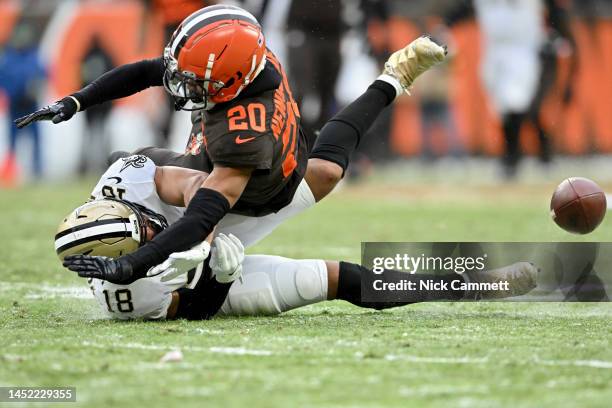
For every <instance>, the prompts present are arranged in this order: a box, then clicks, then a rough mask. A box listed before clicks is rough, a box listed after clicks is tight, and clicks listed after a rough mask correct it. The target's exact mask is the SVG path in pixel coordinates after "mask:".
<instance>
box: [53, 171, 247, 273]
mask: <svg viewBox="0 0 612 408" xmlns="http://www.w3.org/2000/svg"><path fill="white" fill-rule="evenodd" d="M252 171H253V169H252V168H231V167H223V166H218V167H215V168H214V169H213V171H212V172H211V173H210V175H209V176H208V177H207V178H206V180H204V182H203V183H202V185H201V186H200V188H199V189H198V190H197V191H196V193H195V194H194V196H193V198H192V199H191V201H190V202H189V206H188V207H187V209H186V211H185V214H184V215H183V217H181V219H179V220H178V221H177V222H176V223H174V224H173V225H171V226H170V227H168V228H167V229H166V230H164V231H162V232H161V233H160V234H158V235H157V236H155V238H153V240H151V241H149V242H148V243H147V244H145V245H143V246H142V247H140V248H139V249H138V250H137V251H136V252H133V253H131V254H128V255H124V256H122V257H119V258H117V259H110V258H104V257H96V256H87V255H74V256H68V257H66V258H64V263H63V264H64V266H65V267H67V268H68V269H70V270H72V271H74V272H77V273H78V274H79V276H81V277H86V278H97V279H103V280H107V281H109V282H112V283H117V284H125V283H131V282H133V281H135V280H137V279H140V278H143V277H144V276H146V273H147V271H148V270H149V269H150V268H152V267H154V266H155V265H159V264H161V263H162V262H164V261H165V260H166V258H168V256H170V254H172V253H173V252H181V251H185V250H187V249H189V248H191V247H193V246H194V245H196V244H198V243H200V242H202V241H203V240H204V239H205V238H206V237H207V236H208V235H209V234H210V233H211V232H212V231H213V229H214V227H215V226H216V225H217V223H218V222H219V221H220V220H221V219H222V218H223V217H224V216H225V214H227V213H228V211H229V210H230V209H231V207H232V206H233V205H234V204H235V203H236V202H237V201H238V199H239V198H240V195H241V194H242V192H243V191H244V189H245V187H246V185H247V183H248V182H249V179H250V176H251V173H252Z"/></svg>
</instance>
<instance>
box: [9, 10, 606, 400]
mask: <svg viewBox="0 0 612 408" xmlns="http://www.w3.org/2000/svg"><path fill="white" fill-rule="evenodd" d="M210 3H211V2H207V1H202V0H82V1H79V0H30V1H28V0H0V95H2V96H1V97H0V213H1V214H2V217H0V231H2V232H3V234H2V237H1V238H0V327H1V328H2V335H1V336H0V385H15V386H17V385H29V386H60V385H66V386H68V385H70V386H75V387H77V390H78V397H77V400H78V403H77V404H79V406H87V407H108V406H123V405H126V404H130V405H131V406H143V405H145V404H146V405H147V406H151V407H154V406H174V405H177V404H178V403H180V404H181V406H184V407H190V406H194V407H201V406H202V405H204V404H207V405H210V406H249V407H259V406H262V407H266V408H269V407H276V406H279V407H287V406H289V407H294V406H303V407H311V406H326V407H345V406H352V407H378V406H396V407H403V406H407V405H410V406H436V407H439V406H445V407H457V406H468V407H487V408H488V407H498V406H507V407H517V406H521V407H523V406H524V407H534V406H537V407H554V408H558V407H560V406H573V407H575V406H589V407H608V406H610V403H609V402H610V400H611V399H612V387H611V386H610V384H611V383H610V375H609V372H610V369H611V368H612V348H610V316H611V314H612V309H611V308H610V307H609V305H610V303H546V304H544V303H540V304H536V303H522V304H519V303H514V302H510V303H500V302H497V303H480V302H473V303H472V302H470V303H424V304H419V305H413V306H410V307H404V308H398V309H394V310H391V311H385V312H376V311H364V310H362V309H357V308H355V307H352V306H350V305H348V304H347V303H346V302H342V301H336V302H326V303H324V304H320V305H313V306H312V307H308V308H305V309H298V310H295V311H292V312H289V313H286V314H282V315H280V316H273V317H251V318H228V319H223V318H218V319H213V320H211V321H206V322H188V321H167V322H158V323H145V322H126V323H118V322H114V321H110V320H108V319H105V318H104V316H105V315H104V312H103V310H101V309H100V308H99V307H98V305H97V303H96V302H95V301H94V299H93V298H92V296H91V293H90V292H89V289H88V288H87V285H86V283H85V282H84V281H83V280H82V279H80V278H78V277H76V276H75V275H74V274H72V273H68V272H66V270H65V269H63V268H62V266H61V265H60V263H59V262H58V261H57V256H56V254H55V252H54V251H53V243H52V242H53V238H52V237H53V236H54V234H55V231H56V228H57V224H58V222H59V221H60V220H61V217H62V216H63V215H65V214H66V213H68V212H69V211H70V210H71V209H73V208H74V207H75V206H76V205H78V204H79V203H82V202H83V201H84V200H85V199H86V198H87V197H88V193H89V191H90V190H91V187H92V185H93V183H92V182H93V180H94V178H96V179H97V177H99V174H100V171H101V170H102V168H103V167H104V164H105V159H106V156H107V154H108V153H109V152H111V151H112V150H117V149H124V150H131V149H135V148H137V147H141V146H146V145H153V144H155V145H158V146H169V147H171V148H172V149H176V150H177V151H183V150H184V147H185V143H186V141H187V138H188V135H189V131H190V128H189V126H190V125H189V120H188V119H187V118H186V115H188V113H186V112H173V111H172V109H171V104H170V102H169V101H168V99H167V97H166V95H165V93H164V91H163V89H149V90H147V91H144V92H142V93H140V94H138V95H135V96H133V97H130V98H127V99H125V100H121V101H117V102H116V103H113V104H108V105H106V106H100V107H98V108H97V109H90V110H88V111H87V112H86V113H81V114H78V115H76V116H75V117H74V118H72V119H71V120H70V121H68V122H66V123H62V124H59V125H51V124H49V123H40V124H39V125H38V126H37V127H33V126H30V127H28V128H26V129H24V130H23V131H22V132H19V133H17V134H15V133H12V132H13V131H14V129H13V128H12V119H13V117H15V116H20V115H22V114H25V113H28V112H30V111H33V110H35V109H36V108H37V107H41V106H44V105H47V104H48V103H51V102H53V101H55V100H56V99H59V98H61V97H63V96H64V95H67V94H69V93H71V92H74V91H75V90H77V89H79V88H80V87H81V86H82V85H83V84H85V83H88V82H89V81H91V80H93V79H94V78H96V77H97V76H99V75H100V74H102V73H103V72H105V71H107V70H109V69H111V68H112V67H114V66H117V65H121V64H125V63H129V62H131V61H137V60H139V59H142V58H147V57H155V56H159V55H160V53H161V52H162V49H163V47H164V45H165V43H166V41H167V38H168V36H169V35H170V34H171V32H172V31H173V29H174V27H175V26H176V25H177V24H178V23H179V22H180V21H181V20H182V19H183V18H184V17H185V16H186V15H188V14H190V13H191V12H192V11H193V10H195V9H198V8H200V7H202V6H204V5H208V4H210ZM236 3H237V4H240V5H242V6H243V7H246V8H248V9H249V10H251V11H252V12H253V13H254V14H255V15H257V16H258V17H259V19H260V21H261V22H262V24H263V26H264V31H265V33H266V37H267V41H268V45H269V47H270V48H271V49H272V50H273V51H274V52H275V53H276V54H277V55H278V56H279V57H280V59H281V60H282V61H283V64H284V65H285V67H286V68H288V70H289V72H290V78H291V80H292V86H293V89H294V91H295V93H296V94H297V95H298V97H299V98H300V99H301V112H302V116H303V119H304V122H305V124H306V126H307V127H309V128H310V129H311V130H314V129H316V128H317V127H319V126H320V125H321V123H323V122H324V121H325V120H326V119H327V118H329V117H330V116H331V115H332V114H334V113H335V112H336V111H337V110H338V109H340V108H341V107H342V106H344V105H346V104H347V103H348V102H350V101H352V100H353V99H354V98H356V97H357V96H358V95H359V94H360V93H361V92H362V91H363V90H364V89H365V88H366V87H367V86H368V84H369V83H370V82H371V81H372V80H373V79H374V78H375V77H376V76H377V75H378V73H379V72H380V69H381V63H382V62H383V61H384V60H385V58H386V57H387V56H388V54H389V52H390V51H392V50H395V49H397V48H399V47H402V46H404V45H405V44H406V43H408V42H409V41H410V40H412V39H413V38H414V37H416V36H418V35H420V34H421V33H423V32H428V33H431V34H432V35H433V36H434V37H435V38H436V39H438V40H439V41H441V42H444V43H446V44H448V46H449V61H448V63H446V64H445V65H443V66H441V67H439V68H436V69H434V70H432V71H431V72H428V73H427V74H426V75H425V76H423V77H422V78H420V79H419V80H418V81H417V84H416V86H415V88H414V90H413V92H412V96H410V97H408V96H405V97H402V98H401V100H398V101H396V103H395V104H394V105H393V106H392V107H390V109H389V110H387V111H386V112H385V113H384V115H382V117H381V119H380V120H379V122H378V123H376V124H375V126H374V127H373V129H372V130H371V134H370V136H369V137H367V138H365V140H364V141H363V143H362V145H361V148H360V150H359V152H358V155H357V157H355V158H354V160H353V163H352V165H351V166H352V168H351V174H350V178H352V179H353V180H366V182H363V183H359V184H357V183H355V185H348V186H345V187H344V189H343V191H341V192H339V193H337V194H332V195H331V196H330V197H329V198H326V199H325V200H324V201H323V202H321V203H320V204H317V206H316V208H314V209H312V210H310V211H309V212H307V213H305V214H302V215H300V216H298V217H296V218H295V219H293V220H291V221H290V222H287V223H285V224H284V225H282V226H281V227H280V228H279V229H278V230H277V231H275V232H274V233H273V234H271V236H270V237H269V238H267V239H265V240H264V241H262V242H261V243H259V244H258V245H257V246H255V247H253V248H251V249H250V250H249V253H251V254H255V253H261V254H276V255H282V256H286V257H292V258H327V259H345V260H347V261H352V262H358V260H359V258H360V242H361V241H371V242H374V241H390V242H393V241H397V242H401V241H523V242H534V241H547V242H550V241H552V242H556V241H565V240H594V241H599V242H610V241H612V219H610V217H608V219H607V220H605V221H604V223H603V224H602V225H601V226H600V227H599V228H598V229H597V230H596V231H595V232H594V233H593V234H589V235H587V236H584V237H578V236H575V235H571V234H568V233H566V232H565V231H563V230H561V229H560V228H558V227H557V226H556V225H555V224H554V223H553V222H552V221H551V220H550V217H549V216H548V211H549V208H548V205H549V199H550V195H551V193H552V191H553V189H554V187H555V185H557V184H558V183H559V182H560V181H561V180H562V179H563V178H565V177H568V176H578V175H580V176H586V177H591V178H593V179H594V180H595V181H597V182H599V183H602V186H604V187H607V188H608V191H612V159H611V157H610V154H611V153H612V114H611V113H612V112H610V106H612V104H611V103H610V102H612V101H611V100H610V98H611V95H612V75H611V74H612V0H573V1H569V0H474V1H473V2H472V1H464V0H378V1H376V0H309V1H306V0H299V1H298V0H293V1H292V0H245V1H244V2H234V4H236ZM472 3H473V4H472ZM470 6H475V9H476V10H475V11H474V7H470ZM552 23H554V24H552ZM491 44H495V47H491V46H490V45H491ZM489 50H493V51H494V52H492V53H491V52H489ZM495 68H496V69H499V71H497V70H496V69H495ZM504 68H505V69H504ZM491 74H493V75H491ZM538 91H539V92H538ZM522 122H524V123H522ZM504 130H505V132H504ZM519 132H520V144H519V145H516V146H517V147H520V150H519V149H517V151H522V152H524V153H525V154H526V155H527V156H528V157H527V158H526V159H525V160H523V161H522V162H521V167H520V169H519V171H518V174H516V176H517V178H516V180H518V181H519V183H508V184H503V185H502V184H501V183H500V181H502V180H507V179H508V178H510V177H512V176H513V175H514V172H513V171H512V169H511V168H510V167H511V164H512V160H515V158H516V157H517V156H514V159H512V158H510V159H512V160H510V159H508V156H507V155H506V153H507V146H508V145H511V143H512V140H514V141H516V139H518V138H517V137H516V135H518V134H519ZM504 134H506V135H514V136H510V137H508V136H506V137H505V136H504ZM11 135H13V136H11ZM15 135H16V137H15ZM542 135H544V137H545V138H542ZM507 138H508V140H510V139H512V140H511V143H510V144H508V143H507V142H506V140H507ZM11 139H13V140H15V141H16V143H14V145H15V146H16V149H15V150H14V153H13V150H11V148H10V146H11ZM36 140H38V148H37V147H36V146H37V144H36V143H35V141H36ZM542 140H544V144H543V145H542V143H541V141H542ZM547 142H548V143H547ZM542 146H544V147H545V148H544V149H542ZM547 147H548V148H550V149H548V148H547ZM37 149H38V150H37ZM515 153H516V151H515ZM549 153H550V154H549ZM504 157H505V159H504ZM504 164H505V167H504ZM75 177H82V178H83V179H82V180H73V179H74V178H75ZM65 180H71V182H69V183H68V182H64V181H65ZM73 181H74V182H73ZM347 184H348V183H347ZM16 186H17V188H14V187H16ZM610 201H612V200H609V202H610ZM177 349H178V350H182V351H183V352H184V354H185V356H184V360H183V361H182V362H175V363H171V364H165V363H161V362H160V358H162V357H163V356H164V355H165V354H166V353H167V352H168V351H171V350H177Z"/></svg>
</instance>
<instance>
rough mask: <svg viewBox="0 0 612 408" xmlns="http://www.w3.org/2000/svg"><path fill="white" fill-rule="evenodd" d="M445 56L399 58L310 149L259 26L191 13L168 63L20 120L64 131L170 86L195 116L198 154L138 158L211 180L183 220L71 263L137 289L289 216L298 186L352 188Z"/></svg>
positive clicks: (427, 50)
mask: <svg viewBox="0 0 612 408" xmlns="http://www.w3.org/2000/svg"><path fill="white" fill-rule="evenodd" d="M444 56H445V49H444V48H442V47H440V46H439V45H437V44H435V43H434V42H432V41H431V40H429V39H428V38H425V37H422V38H419V39H417V40H415V41H414V42H412V43H411V44H410V45H408V46H407V47H405V48H404V49H402V50H399V51H397V52H396V53H394V54H393V55H392V56H391V57H390V59H389V60H388V62H387V64H386V65H385V70H384V72H383V74H382V75H381V76H380V77H379V78H378V79H377V80H376V81H374V82H373V83H372V85H370V87H369V88H368V89H367V90H366V91H365V92H364V94H363V95H362V96H361V97H360V98H358V99H357V100H356V101H355V102H353V103H352V104H350V105H349V106H347V107H346V108H345V109H343V110H342V111H341V112H339V113H338V114H337V115H336V116H334V118H332V119H331V120H330V121H329V122H328V123H327V124H326V125H325V126H324V128H323V129H322V130H321V133H320V135H319V137H318V139H317V141H316V143H315V145H314V147H312V148H311V147H310V146H309V143H308V141H307V140H306V138H305V137H304V134H303V132H302V131H301V128H300V124H299V117H300V115H299V109H298V107H297V105H296V103H295V101H294V100H293V96H292V95H291V90H290V88H289V85H288V81H287V78H286V75H285V74H284V72H283V70H282V68H281V66H280V64H279V63H278V61H277V60H276V58H275V57H274V56H273V55H272V53H271V52H270V51H269V50H267V49H266V47H265V41H264V37H263V33H262V31H261V27H260V26H259V23H258V22H257V20H256V19H255V18H254V17H253V16H252V15H250V14H249V13H248V12H246V11H245V10H242V9H240V8H238V7H233V6H225V5H223V6H212V7H207V8H204V9H202V10H200V11H198V12H196V13H194V14H192V15H191V16H189V17H188V18H187V19H185V20H184V21H183V23H182V24H181V25H180V26H179V27H178V28H177V30H176V32H175V35H174V36H173V38H172V39H171V41H170V43H169V44H168V46H167V47H166V49H165V51H164V56H163V57H161V58H158V59H154V60H147V61H141V62H138V63H135V64H130V65H125V66H122V67H119V68H116V69H115V70H113V71H110V72H109V73H107V74H105V75H103V76H102V77H100V78H99V79H98V80H96V81H94V82H93V83H92V84H90V85H88V86H87V87H85V88H84V89H82V90H81V91H79V92H76V93H74V94H72V95H70V96H68V97H66V98H64V99H62V100H61V101H58V102H56V103H55V104H53V105H50V106H48V107H46V108H43V109H41V110H39V111H37V112H34V113H33V114H31V115H28V116H27V117H24V118H22V119H20V120H18V126H25V125H27V124H29V123H31V122H32V121H35V120H52V121H53V122H54V123H58V122H61V121H64V120H67V119H69V118H70V117H72V115H74V114H75V113H76V112H77V111H79V110H83V109H86V108H87V107H89V106H91V105H93V104H96V103H100V102H103V101H106V100H110V99H115V98H120V97H124V96H127V95H130V94H133V93H135V92H138V91H140V90H143V89H145V88H147V87H150V86H161V85H164V86H165V88H166V89H167V91H168V92H169V93H170V94H171V95H173V96H174V97H175V99H176V105H177V108H179V109H190V110H194V114H193V122H194V127H195V129H196V130H195V131H194V132H193V135H192V140H193V138H194V137H195V142H194V143H190V146H189V147H190V151H189V152H188V154H185V155H179V154H174V153H172V152H169V151H167V150H163V149H144V150H142V151H141V152H140V153H142V154H145V155H148V156H149V157H150V158H152V159H153V160H154V161H155V162H156V164H158V165H175V166H182V167H191V168H194V169H197V170H203V171H206V172H209V173H210V175H209V176H208V177H207V178H206V179H205V180H204V181H203V182H202V184H201V186H199V189H198V190H197V192H196V193H195V194H194V195H193V197H192V198H191V201H190V202H189V205H188V207H187V210H186V212H185V215H184V216H183V217H182V218H181V219H180V220H179V221H178V222H176V223H175V224H173V225H172V226H171V227H169V228H168V229H166V230H165V231H163V232H162V233H160V234H159V235H157V236H156V237H155V238H154V239H153V240H152V241H150V242H148V243H147V244H146V245H144V246H142V247H141V248H139V249H138V251H136V252H134V253H132V254H128V255H125V256H122V257H120V258H117V259H105V258H101V257H91V256H78V255H77V256H74V257H69V258H66V260H65V265H66V266H68V267H69V268H70V269H72V270H74V271H77V272H78V273H79V275H80V276H84V277H94V278H100V279H105V280H108V281H111V282H118V283H125V282H131V281H134V280H136V279H139V278H141V277H143V276H145V274H146V272H147V270H148V269H149V268H150V267H152V266H154V265H157V264H159V263H161V262H163V261H164V260H165V259H166V258H167V257H168V255H170V254H171V253H173V252H178V251H183V250H186V249H188V248H190V247H192V246H193V245H195V244H196V243H199V242H201V241H202V240H203V239H204V238H205V237H207V236H208V235H209V234H210V233H211V231H212V230H213V228H214V227H215V225H216V224H217V223H218V222H219V221H220V220H221V219H222V218H223V217H224V216H225V215H226V214H227V213H228V212H230V211H231V212H234V213H237V214H248V215H251V216H256V217H264V216H268V215H271V214H280V213H282V210H283V209H284V208H286V207H287V206H289V205H290V204H291V202H292V200H295V199H296V198H299V197H296V194H295V193H296V191H298V190H299V189H300V186H305V187H304V188H302V190H303V191H306V193H305V194H308V193H309V194H310V197H311V198H312V201H319V200H320V199H322V198H323V197H325V196H326V195H327V194H328V193H329V192H330V191H331V190H332V189H333V188H334V186H335V185H336V184H337V182H338V181H339V180H340V179H341V178H342V176H343V174H344V170H345V169H346V168H347V166H348V161H349V157H350V154H351V153H352V151H354V149H355V148H356V147H357V145H358V143H359V140H360V138H361V136H362V135H363V134H364V133H365V131H367V129H368V128H369V127H370V125H371V124H372V123H373V121H374V120H375V119H376V117H377V116H378V114H379V113H380V112H381V111H382V109H384V108H385V107H386V106H387V105H389V104H390V103H392V102H393V100H394V99H395V98H396V97H397V96H398V95H400V94H402V93H403V92H404V91H407V90H408V89H409V87H410V86H411V85H412V82H413V81H414V80H415V79H416V77H417V76H419V75H420V74H421V73H423V72H424V71H426V70H427V69H429V68H430V67H432V66H433V65H435V64H436V63H438V62H441V61H442V60H443V59H444ZM321 63H325V62H324V61H321ZM189 104H191V105H189ZM194 153H195V154H194ZM311 204H314V202H312V203H311Z"/></svg>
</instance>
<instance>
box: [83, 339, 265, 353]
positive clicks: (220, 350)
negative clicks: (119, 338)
mask: <svg viewBox="0 0 612 408" xmlns="http://www.w3.org/2000/svg"><path fill="white" fill-rule="evenodd" d="M81 344H82V345H83V346H85V347H94V348H100V349H105V350H107V349H109V348H111V347H112V348H117V349H122V348H124V349H136V350H156V351H157V350H159V351H170V350H183V351H194V352H200V353H212V354H230V355H240V356H271V355H272V352H271V351H269V350H251V349H246V348H244V347H197V346H168V345H161V344H142V343H110V344H104V343H95V342H91V341H87V340H85V341H83V342H81Z"/></svg>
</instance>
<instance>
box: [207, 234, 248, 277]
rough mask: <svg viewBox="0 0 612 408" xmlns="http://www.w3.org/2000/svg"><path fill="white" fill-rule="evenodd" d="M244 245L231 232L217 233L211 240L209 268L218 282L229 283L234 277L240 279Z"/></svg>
mask: <svg viewBox="0 0 612 408" xmlns="http://www.w3.org/2000/svg"><path fill="white" fill-rule="evenodd" d="M243 261H244V246H242V242H240V240H239V239H238V238H237V237H235V236H234V235H232V234H229V236H227V235H225V234H219V235H218V236H217V237H216V238H215V240H214V241H213V247H212V253H211V255H210V268H211V269H212V272H213V275H214V276H215V278H216V279H217V282H220V283H230V282H233V281H235V280H236V279H240V280H241V281H242V262H243Z"/></svg>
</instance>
